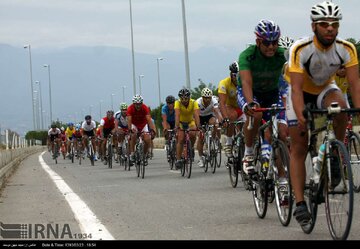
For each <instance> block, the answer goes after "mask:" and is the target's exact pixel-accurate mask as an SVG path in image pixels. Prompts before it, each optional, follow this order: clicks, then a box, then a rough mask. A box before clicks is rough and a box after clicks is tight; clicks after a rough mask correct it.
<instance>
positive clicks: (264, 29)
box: [255, 20, 280, 42]
mask: <svg viewBox="0 0 360 249" xmlns="http://www.w3.org/2000/svg"><path fill="white" fill-rule="evenodd" d="M255 35H256V38H258V39H261V40H265V41H269V42H271V41H276V40H278V39H279V37H280V28H279V26H278V25H277V24H275V23H274V22H273V21H270V20H260V22H259V23H258V25H256V27H255Z"/></svg>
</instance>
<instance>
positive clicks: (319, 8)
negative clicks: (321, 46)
mask: <svg viewBox="0 0 360 249" xmlns="http://www.w3.org/2000/svg"><path fill="white" fill-rule="evenodd" d="M310 18H311V20H312V21H317V20H321V19H324V18H334V19H337V20H341V19H342V14H341V10H340V7H339V6H338V5H336V4H334V3H333V2H329V1H324V2H322V3H318V4H316V5H314V6H313V7H312V8H311V15H310Z"/></svg>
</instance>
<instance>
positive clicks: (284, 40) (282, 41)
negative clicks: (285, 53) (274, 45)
mask: <svg viewBox="0 0 360 249" xmlns="http://www.w3.org/2000/svg"><path fill="white" fill-rule="evenodd" d="M293 43H294V39H292V38H290V37H287V36H281V37H280V38H279V47H281V48H285V49H289V48H290V47H291V45H292V44H293Z"/></svg>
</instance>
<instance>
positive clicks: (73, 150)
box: [69, 139, 75, 163]
mask: <svg viewBox="0 0 360 249" xmlns="http://www.w3.org/2000/svg"><path fill="white" fill-rule="evenodd" d="M74 157H75V149H74V139H72V140H71V141H70V152H69V158H70V160H71V163H74Z"/></svg>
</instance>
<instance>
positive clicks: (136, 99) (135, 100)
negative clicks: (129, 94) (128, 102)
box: [132, 94, 144, 104]
mask: <svg viewBox="0 0 360 249" xmlns="http://www.w3.org/2000/svg"><path fill="white" fill-rule="evenodd" d="M143 101H144V100H143V97H142V96H141V95H140V94H136V95H135V96H134V97H133V99H132V102H133V103H134V104H142V103H143Z"/></svg>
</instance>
